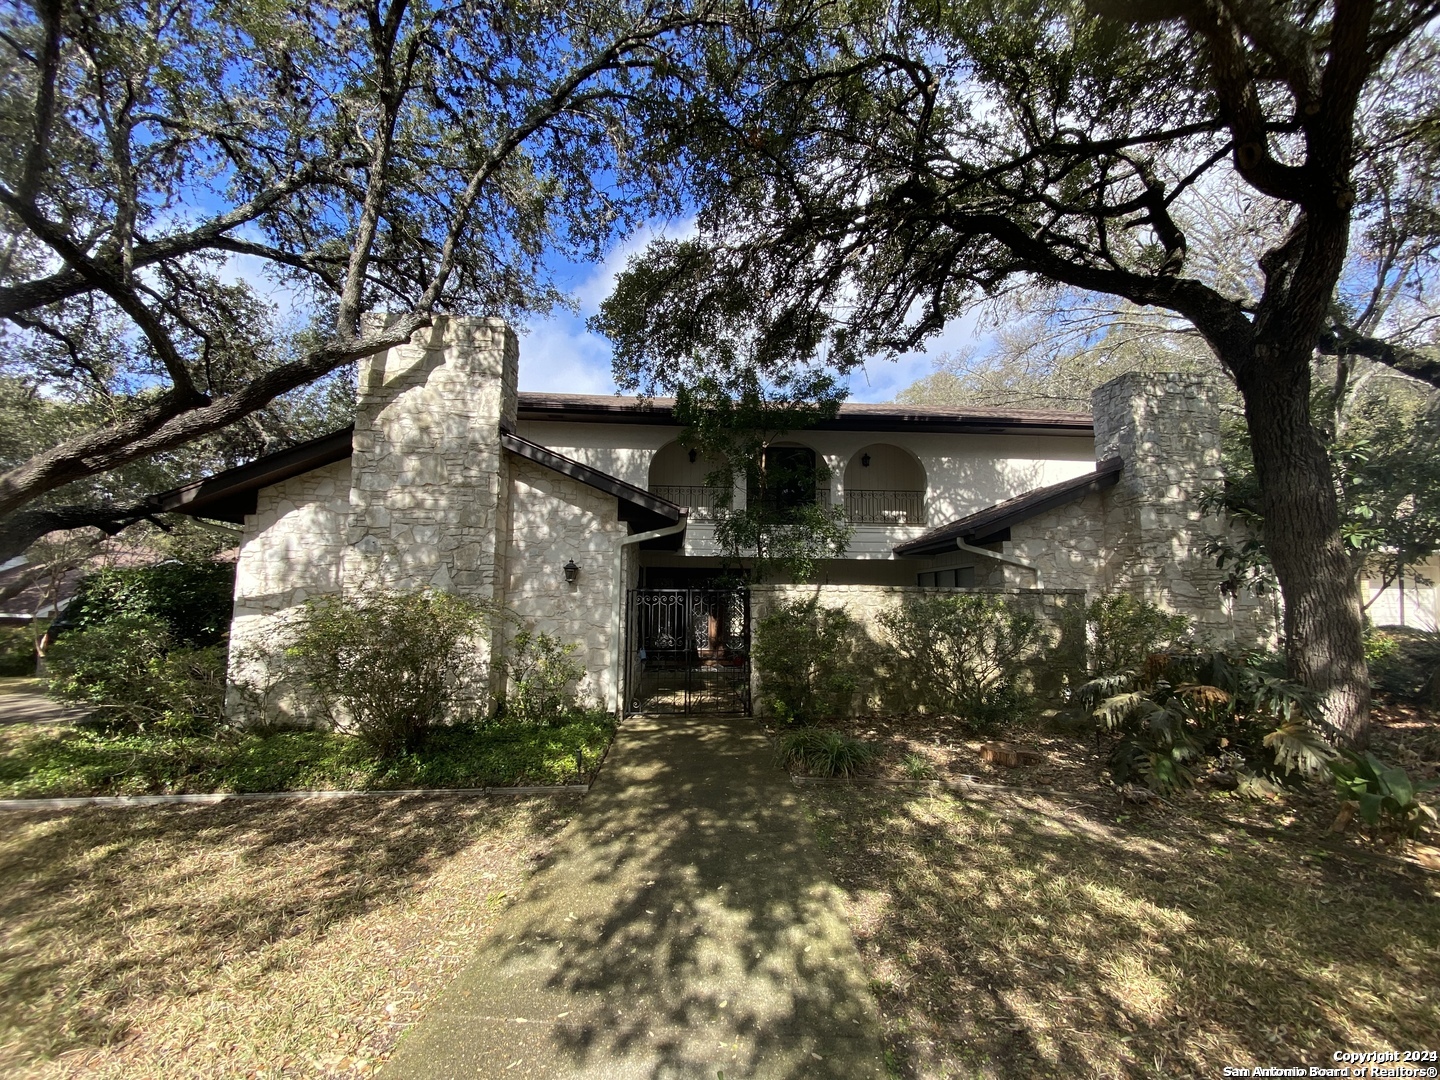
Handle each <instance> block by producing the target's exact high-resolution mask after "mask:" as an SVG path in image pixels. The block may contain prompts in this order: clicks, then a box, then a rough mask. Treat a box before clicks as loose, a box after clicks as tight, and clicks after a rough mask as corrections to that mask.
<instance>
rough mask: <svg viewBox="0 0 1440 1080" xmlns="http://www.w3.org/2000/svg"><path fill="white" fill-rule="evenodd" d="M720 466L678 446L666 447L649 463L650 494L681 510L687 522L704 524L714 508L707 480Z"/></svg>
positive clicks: (711, 492) (713, 460)
mask: <svg viewBox="0 0 1440 1080" xmlns="http://www.w3.org/2000/svg"><path fill="white" fill-rule="evenodd" d="M721 464H722V463H721V462H719V461H716V460H715V459H714V458H711V457H706V455H705V454H703V453H701V452H700V451H698V450H692V449H691V448H689V447H687V446H682V445H680V443H679V442H671V443H666V444H665V445H664V446H662V447H661V448H660V449H659V450H657V451H655V456H654V457H653V458H651V459H650V485H649V487H650V493H651V494H652V495H658V496H660V498H662V499H668V500H670V502H673V503H674V504H675V505H676V506H683V507H685V508H686V509H687V510H689V511H690V517H691V520H694V521H704V520H706V519H707V518H710V517H713V516H714V513H715V506H716V505H717V501H716V494H717V493H716V491H715V490H714V489H713V488H711V487H710V486H709V484H708V483H707V478H708V477H709V475H710V474H711V473H713V472H714V471H715V470H716V469H717V468H719V467H720V466H721Z"/></svg>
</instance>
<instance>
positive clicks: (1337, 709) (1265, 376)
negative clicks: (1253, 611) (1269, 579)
mask: <svg viewBox="0 0 1440 1080" xmlns="http://www.w3.org/2000/svg"><path fill="white" fill-rule="evenodd" d="M1276 359H1278V358H1273V359H1272V362H1270V363H1262V364H1254V365H1250V377H1249V378H1245V379H1243V380H1242V382H1241V387H1240V389H1241V393H1242V394H1243V395H1244V398H1245V415H1246V418H1247V420H1248V422H1249V427H1250V445H1251V450H1252V453H1253V454H1254V458H1255V471H1256V474H1257V475H1258V478H1259V481H1260V490H1261V500H1262V509H1263V512H1264V515H1265V546H1266V548H1267V550H1268V551H1269V554H1270V559H1271V562H1272V563H1273V564H1274V566H1275V575H1276V577H1277V578H1278V579H1279V581H1280V591H1281V595H1282V596H1283V597H1284V600H1285V653H1286V660H1287V663H1288V666H1289V670H1290V676H1291V677H1292V678H1294V679H1295V680H1296V681H1298V682H1300V683H1302V684H1304V685H1305V686H1308V687H1310V688H1311V689H1313V690H1316V691H1317V692H1318V693H1319V694H1320V697H1321V708H1322V714H1323V716H1324V718H1325V720H1326V721H1327V722H1328V723H1329V724H1330V725H1332V726H1333V727H1334V729H1335V731H1334V734H1335V735H1337V736H1338V737H1339V738H1340V739H1342V740H1343V741H1346V742H1349V743H1352V744H1355V745H1363V744H1364V742H1365V740H1366V737H1367V734H1368V728H1369V720H1370V680H1369V675H1368V673H1367V671H1366V668H1365V649H1364V621H1363V612H1362V611H1361V606H1360V593H1359V589H1358V588H1357V583H1356V580H1355V568H1354V564H1353V562H1352V561H1351V559H1350V558H1349V556H1348V555H1347V554H1346V551H1345V547H1344V544H1343V542H1342V540H1341V536H1340V529H1339V509H1338V506H1337V503H1336V496H1335V485H1334V481H1333V479H1332V477H1331V474H1330V461H1329V458H1328V456H1327V454H1326V452H1325V447H1324V445H1323V444H1322V443H1321V441H1320V438H1319V436H1318V435H1317V434H1316V432H1315V430H1314V428H1313V427H1312V426H1311V423H1310V377H1309V363H1308V356H1304V355H1302V356H1299V357H1292V358H1289V360H1290V362H1288V363H1279V362H1275V360H1276ZM1297 360H1298V361H1299V362H1298V363H1297V362H1296V361H1297Z"/></svg>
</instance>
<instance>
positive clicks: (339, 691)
mask: <svg viewBox="0 0 1440 1080" xmlns="http://www.w3.org/2000/svg"><path fill="white" fill-rule="evenodd" d="M490 623H491V613H490V611H489V610H488V609H486V608H485V607H484V606H483V605H480V604H477V603H476V602H474V601H472V600H468V599H465V598H462V597H458V596H454V595H452V594H450V593H445V592H440V591H438V590H436V589H421V590H418V591H413V592H392V591H389V590H385V589H370V590H368V591H365V590H362V591H360V592H359V593H357V594H356V595H354V596H347V597H339V596H326V597H321V598H318V599H313V600H310V601H307V602H306V604H305V608H304V610H303V611H302V613H301V615H300V617H299V618H298V619H297V620H296V624H295V627H294V631H293V637H292V638H291V640H290V643H289V646H288V648H287V649H286V657H287V662H288V665H289V666H290V667H291V668H292V670H293V671H294V673H295V674H296V675H297V676H298V680H297V681H298V682H300V683H301V684H308V686H309V687H310V688H311V689H312V690H313V691H314V692H315V693H316V694H318V695H319V697H320V698H321V700H322V701H323V702H324V703H325V704H326V705H327V706H328V707H329V708H330V709H331V710H332V715H333V714H334V713H335V712H336V711H343V713H344V716H345V717H346V719H347V720H348V722H349V724H350V725H351V726H352V727H353V729H354V732H355V734H356V735H357V736H359V737H360V738H361V739H362V740H364V741H365V742H366V743H367V744H368V745H369V746H370V748H371V749H372V750H373V751H374V752H375V753H376V754H377V755H379V756H380V757H388V756H392V755H395V754H398V753H402V752H405V751H410V750H414V749H416V748H417V747H418V746H419V745H420V744H421V743H422V742H423V741H424V739H425V735H426V733H427V731H429V729H430V728H431V727H432V726H434V725H436V724H439V723H442V722H444V721H446V720H447V719H449V718H450V715H451V709H452V705H454V704H455V703H457V702H459V703H464V704H468V705H471V706H472V707H473V705H474V703H475V702H476V699H477V697H478V696H479V693H480V688H481V687H482V686H483V685H484V678H483V677H484V674H485V670H484V669H485V665H484V663H483V662H482V651H481V650H480V649H479V648H477V644H478V642H477V638H480V637H481V636H483V635H484V634H485V633H486V632H487V631H488V629H489V626H490Z"/></svg>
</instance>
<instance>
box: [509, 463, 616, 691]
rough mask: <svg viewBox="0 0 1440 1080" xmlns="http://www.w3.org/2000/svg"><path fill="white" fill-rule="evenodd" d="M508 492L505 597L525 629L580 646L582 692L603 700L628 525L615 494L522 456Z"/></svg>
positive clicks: (611, 661)
mask: <svg viewBox="0 0 1440 1080" xmlns="http://www.w3.org/2000/svg"><path fill="white" fill-rule="evenodd" d="M510 494H511V510H510V522H511V525H510V528H511V532H510V541H509V545H508V550H507V557H506V573H507V583H506V590H505V592H506V596H505V600H506V604H507V606H508V607H509V608H510V609H511V610H512V611H514V612H515V613H516V614H517V615H519V616H520V617H521V618H523V619H524V622H525V625H526V626H527V627H528V628H529V629H532V630H537V631H540V632H543V633H546V634H550V635H552V636H554V637H556V638H558V639H559V640H560V641H561V642H562V643H565V644H571V643H573V644H576V645H578V646H580V649H579V651H578V652H577V653H576V654H575V656H576V659H577V660H579V661H580V663H581V664H583V665H584V668H585V672H586V685H585V686H584V688H583V689H584V691H585V692H586V695H587V696H588V697H589V698H591V699H593V700H596V701H599V702H609V701H610V700H611V697H612V689H613V687H612V683H613V678H614V676H613V672H614V663H615V653H616V648H617V645H618V643H617V642H616V641H615V639H614V635H613V633H612V623H613V622H614V617H615V605H616V604H617V603H618V602H619V600H620V598H619V597H617V595H616V593H617V590H623V587H624V585H625V581H624V580H622V581H620V582H617V581H616V580H615V544H616V543H617V542H618V541H619V540H621V539H623V538H624V537H625V536H626V535H627V534H628V532H629V530H628V528H627V526H626V525H625V523H624V522H622V521H620V520H619V515H618V510H617V507H616V503H615V499H614V497H613V496H610V495H606V494H603V493H602V492H599V491H596V490H595V489H594V488H591V487H587V486H586V485H584V484H582V483H580V482H579V481H577V480H572V479H570V478H569V477H567V476H561V475H560V474H559V473H556V472H553V471H551V470H550V469H547V468H545V467H544V466H541V465H537V464H535V463H534V462H530V461H526V460H524V459H515V460H513V462H512V464H511V470H510ZM572 559H573V560H574V561H575V564H576V565H577V566H578V567H579V568H580V571H579V574H578V575H577V578H576V581H575V583H574V584H573V585H571V584H568V583H567V582H566V581H565V572H564V566H565V564H566V562H568V561H570V560H572ZM627 569H628V568H627ZM627 576H628V575H627ZM514 629H515V628H514V627H513V626H512V627H511V628H510V634H511V636H513V633H514Z"/></svg>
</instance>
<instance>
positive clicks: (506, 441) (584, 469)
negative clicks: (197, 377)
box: [149, 427, 685, 532]
mask: <svg viewBox="0 0 1440 1080" xmlns="http://www.w3.org/2000/svg"><path fill="white" fill-rule="evenodd" d="M353 434H354V428H353V427H347V428H343V429H341V430H340V431H336V432H332V433H331V434H329V435H325V436H322V437H321V438H319V439H312V440H311V441H310V442H307V443H302V444H300V445H299V446H293V447H291V448H290V449H288V450H281V451H279V452H277V453H274V454H267V455H265V456H264V457H262V458H258V459H257V460H255V461H252V462H250V463H249V464H248V465H241V466H238V467H237V468H234V469H226V470H225V471H224V472H221V473H216V474H215V475H214V476H207V477H206V478H205V479H203V480H197V481H195V482H194V483H191V484H186V485H185V486H184V487H179V488H176V489H174V490H173V491H166V492H163V493H161V494H159V495H151V496H150V498H149V503H150V505H151V506H152V507H153V508H154V509H155V511H156V512H157V513H165V512H169V513H176V514H189V515H190V516H191V517H203V518H212V519H214V520H217V521H229V522H233V523H234V524H237V525H238V524H241V523H243V522H244V520H245V515H246V514H253V513H254V512H255V505H256V496H257V494H258V492H259V491H260V489H261V488H263V487H269V486H270V485H271V484H278V483H280V482H281V481H282V480H288V479H290V477H292V476H299V475H300V474H301V473H305V472H310V471H311V470H312V469H319V468H322V467H323V466H325V465H329V464H331V463H333V462H336V461H341V460H343V459H345V458H347V457H349V456H350V454H351V436H352V435H353ZM500 443H501V445H502V446H504V447H505V449H507V450H509V451H511V452H512V453H515V454H519V455H520V456H521V457H523V458H527V459H529V460H531V461H534V462H536V463H537V464H540V465H543V466H545V467H546V468H548V469H552V470H554V471H555V472H558V473H561V474H562V475H565V476H568V477H570V478H571V479H573V480H578V481H580V482H581V483H582V484H586V485H588V486H590V487H593V488H595V489H596V490H598V491H603V492H604V493H605V494H607V495H613V496H614V497H615V498H616V500H617V501H618V502H619V513H620V520H621V521H624V522H627V523H629V524H632V525H634V526H636V531H637V532H645V531H648V530H650V529H658V528H663V527H664V526H666V525H674V524H675V523H676V522H678V521H680V520H681V518H682V517H684V513H685V512H684V510H682V509H681V508H680V507H678V506H676V505H675V504H674V503H672V502H669V501H668V500H666V499H662V498H660V497H659V496H658V495H652V494H650V492H648V491H644V490H643V489H641V488H638V487H636V486H635V485H634V484H629V483H626V482H625V481H624V480H621V479H620V478H619V477H615V476H611V475H610V474H609V473H605V472H601V471H600V470H599V469H595V468H592V467H591V466H589V465H584V464H582V463H581V462H578V461H574V460H572V459H571V458H568V457H566V456H565V455H564V454H557V453H556V452H555V451H553V450H550V449H548V448H546V447H544V446H541V445H540V444H539V443H534V442H531V441H530V440H528V439H522V438H520V437H519V436H518V435H512V434H510V433H508V432H502V433H501V436H500Z"/></svg>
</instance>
